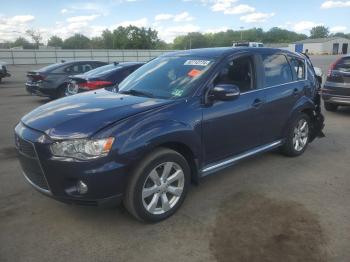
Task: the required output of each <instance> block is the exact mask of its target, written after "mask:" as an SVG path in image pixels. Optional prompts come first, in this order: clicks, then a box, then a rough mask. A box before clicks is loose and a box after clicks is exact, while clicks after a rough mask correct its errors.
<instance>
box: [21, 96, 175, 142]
mask: <svg viewBox="0 0 350 262" xmlns="http://www.w3.org/2000/svg"><path fill="white" fill-rule="evenodd" d="M169 103H172V100H164V99H153V98H147V97H139V96H131V95H124V94H118V93H114V92H110V91H107V90H104V89H101V90H98V91H91V92H85V93H82V94H78V95H74V96H70V97H66V98H61V99H58V100H56V101H53V102H50V103H47V104H45V105H42V106H40V107H38V108H36V109H35V110H33V111H31V112H30V113H28V114H27V115H25V116H24V117H23V118H22V119H21V121H22V123H23V124H25V125H26V126H28V127H30V128H33V129H36V130H39V131H42V132H45V133H46V134H47V135H48V136H50V137H51V138H53V139H67V138H84V137H88V136H91V135H93V134H94V133H96V132H97V131H99V130H100V129H102V128H104V127H106V126H108V125H110V124H113V123H115V122H117V121H119V120H122V119H124V118H127V117H129V116H132V115H135V114H138V113H141V112H144V111H148V110H151V109H154V108H158V107H160V106H163V105H166V104H169Z"/></svg>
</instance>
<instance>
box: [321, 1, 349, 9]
mask: <svg viewBox="0 0 350 262" xmlns="http://www.w3.org/2000/svg"><path fill="white" fill-rule="evenodd" d="M341 7H350V1H325V2H323V3H322V5H321V8H323V9H330V8H341Z"/></svg>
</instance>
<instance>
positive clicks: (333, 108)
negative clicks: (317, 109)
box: [324, 102, 338, 112]
mask: <svg viewBox="0 0 350 262" xmlns="http://www.w3.org/2000/svg"><path fill="white" fill-rule="evenodd" d="M324 108H325V109H326V110H327V111H331V112H334V111H337V109H338V105H336V104H332V103H327V102H325V103H324Z"/></svg>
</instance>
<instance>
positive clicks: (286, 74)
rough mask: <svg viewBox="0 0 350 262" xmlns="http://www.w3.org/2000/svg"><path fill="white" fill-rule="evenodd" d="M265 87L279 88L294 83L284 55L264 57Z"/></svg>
mask: <svg viewBox="0 0 350 262" xmlns="http://www.w3.org/2000/svg"><path fill="white" fill-rule="evenodd" d="M262 60H263V65H264V72H265V87H271V86H277V85H281V84H286V83H289V82H292V81H293V74H292V70H291V68H290V65H289V63H288V61H287V58H286V56H284V55H282V54H273V55H262Z"/></svg>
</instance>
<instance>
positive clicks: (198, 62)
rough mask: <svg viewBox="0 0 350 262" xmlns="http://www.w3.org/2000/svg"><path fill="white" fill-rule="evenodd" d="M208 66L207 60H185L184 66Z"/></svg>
mask: <svg viewBox="0 0 350 262" xmlns="http://www.w3.org/2000/svg"><path fill="white" fill-rule="evenodd" d="M209 64H210V61H208V60H187V61H186V62H185V63H184V65H190V66H207V65H209Z"/></svg>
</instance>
